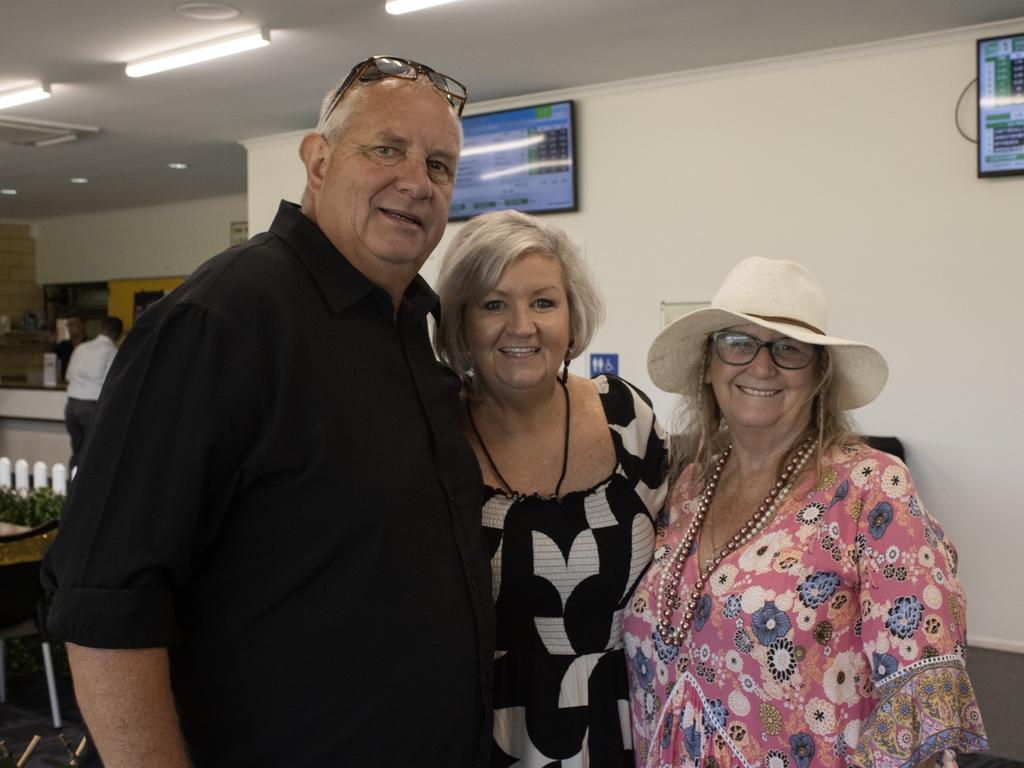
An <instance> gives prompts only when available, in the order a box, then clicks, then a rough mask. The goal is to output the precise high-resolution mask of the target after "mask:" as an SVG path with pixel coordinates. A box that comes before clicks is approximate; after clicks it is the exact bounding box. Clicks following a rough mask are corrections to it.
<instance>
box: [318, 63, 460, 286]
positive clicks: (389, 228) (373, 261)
mask: <svg viewBox="0 0 1024 768" xmlns="http://www.w3.org/2000/svg"><path fill="white" fill-rule="evenodd" d="M365 89H366V92H365V93H362V94H360V97H361V101H360V103H359V105H358V108H357V109H356V111H354V112H353V113H352V114H351V115H350V116H349V117H348V118H347V119H346V120H345V122H344V124H343V126H342V128H341V130H340V133H339V135H338V136H337V138H336V140H335V141H334V143H333V144H332V145H330V146H329V147H328V146H327V145H326V143H325V147H326V148H325V150H324V151H325V152H326V153H327V154H326V155H325V159H324V163H325V166H324V170H323V176H322V183H321V184H320V187H319V189H318V190H317V191H316V202H315V220H316V222H317V224H318V225H319V227H320V229H321V230H322V231H323V232H324V234H325V235H327V238H328V239H329V240H330V241H331V242H332V243H333V244H334V246H335V247H336V248H338V250H340V251H341V252H342V253H343V254H344V255H345V257H346V258H347V259H348V260H349V261H350V262H352V264H353V265H354V266H355V267H356V268H357V269H358V270H359V271H360V272H362V273H363V274H364V275H366V277H368V278H369V279H370V280H371V281H372V282H375V283H377V284H378V285H388V284H390V283H391V280H392V278H393V277H394V276H395V275H396V274H399V273H400V274H402V275H407V279H411V278H412V276H413V275H414V274H415V273H416V272H417V271H418V270H419V268H420V266H421V265H422V264H423V262H424V261H426V259H427V257H428V256H429V255H430V253H431V251H433V250H434V247H435V246H436V245H437V243H438V241H439V240H440V239H441V236H442V235H443V234H444V229H445V226H446V225H447V222H448V207H449V204H450V203H451V196H452V190H453V188H454V185H455V168H456V164H457V162H458V156H459V150H460V147H461V135H460V130H459V122H458V118H457V116H456V115H455V113H454V111H453V110H452V108H451V106H450V105H449V104H448V102H447V101H446V100H445V99H444V97H443V96H442V95H441V94H440V93H439V92H438V91H437V89H435V88H433V87H430V86H428V87H421V86H419V84H416V83H409V82H404V81H401V80H397V79H395V80H388V81H381V82H378V83H374V84H372V85H369V86H365Z"/></svg>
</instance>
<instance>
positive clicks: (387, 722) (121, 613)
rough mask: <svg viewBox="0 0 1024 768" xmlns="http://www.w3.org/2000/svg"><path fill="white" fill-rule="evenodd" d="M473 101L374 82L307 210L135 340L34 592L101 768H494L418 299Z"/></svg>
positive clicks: (193, 290)
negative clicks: (42, 597) (464, 113)
mask: <svg viewBox="0 0 1024 768" xmlns="http://www.w3.org/2000/svg"><path fill="white" fill-rule="evenodd" d="M464 100H465V91H464V89H461V90H460V86H459V84H458V83H456V82H455V81H452V80H450V79H449V78H446V77H445V76H443V75H440V74H438V73H436V72H434V71H433V70H430V69H429V68H426V67H423V66H422V65H417V64H415V62H406V61H403V60H400V59H395V58H391V57H386V58H379V57H375V58H374V59H370V60H367V61H366V62H363V63H362V64H360V65H358V66H357V67H356V69H354V70H353V74H352V75H350V77H349V78H348V79H347V80H346V82H345V83H344V84H343V85H342V86H341V87H340V88H338V89H337V90H336V91H334V92H332V93H331V94H330V95H329V97H328V98H327V99H325V102H324V108H323V110H322V112H321V119H320V124H319V125H318V127H317V131H316V132H314V133H311V134H309V135H308V136H306V137H305V139H304V140H303V141H302V145H301V151H300V155H301V158H302V161H303V163H304V165H305V167H306V171H307V189H306V192H305V194H304V195H303V200H302V207H301V209H300V208H298V207H296V206H294V205H292V204H290V203H285V202H282V204H281V207H280V210H279V211H278V214H277V217H276V218H275V220H274V223H273V225H272V226H271V228H270V231H269V232H267V233H264V234H261V235H257V236H256V237H254V238H253V239H251V240H250V241H249V242H248V243H247V244H245V245H243V246H239V247H235V248H232V249H230V250H228V251H225V252H224V253H222V254H220V255H218V256H215V257H214V258H212V259H211V260H210V261H208V262H206V263H205V264H204V265H203V266H202V267H200V268H199V269H198V270H197V271H196V272H195V273H194V274H193V275H192V276H190V277H189V279H188V280H187V281H186V282H185V283H184V284H183V285H182V286H181V287H180V288H179V289H177V290H176V291H174V292H173V293H172V294H170V295H169V296H167V297H165V298H164V299H162V300H161V301H160V302H158V303H157V304H155V305H153V306H152V307H151V308H150V309H148V310H147V311H146V313H145V314H144V315H142V316H141V317H140V319H139V322H138V324H137V325H136V326H135V328H134V329H133V330H132V332H131V333H130V334H129V336H128V338H127V339H126V341H125V343H124V345H123V347H122V349H121V351H120V353H119V354H118V356H117V358H116V360H115V362H114V365H113V367H112V368H111V370H110V373H109V376H108V379H107V383H106V388H105V390H104V398H103V402H102V403H101V405H100V409H99V412H98V414H97V417H96V421H95V422H94V425H93V431H92V433H91V435H90V441H89V445H88V446H87V448H86V449H85V450H84V452H83V456H82V459H81V462H80V464H79V471H78V476H77V478H76V479H75V482H74V484H73V488H72V492H71V496H70V498H69V501H68V510H67V513H66V516H65V520H64V523H63V525H62V527H61V531H60V535H59V536H58V537H57V540H56V541H55V543H54V545H53V547H52V549H51V551H50V553H49V556H48V558H47V561H46V564H45V568H44V583H45V584H46V585H47V586H48V587H49V588H51V589H53V590H54V591H55V594H54V603H53V607H52V611H51V614H50V622H49V624H50V628H51V630H52V631H53V632H54V633H55V634H57V635H58V636H62V637H64V638H66V639H67V640H68V641H69V642H68V649H69V657H70V660H71V664H72V670H73V673H74V677H75V688H76V692H77V695H78V699H79V704H80V707H81V709H82V712H83V714H84V716H85V718H86V721H87V724H88V725H89V728H90V729H91V731H92V734H93V736H94V739H95V741H96V743H97V745H98V747H99V750H100V753H101V755H102V757H103V759H104V762H105V764H106V766H107V768H119V767H120V766H133V767H134V766H153V767H155V766H160V767H161V768H165V767H171V766H173V767H174V768H177V767H178V766H187V765H189V764H190V762H189V761H190V760H191V761H192V764H194V765H196V766H242V765H260V766H287V767H288V768H296V767H300V766H315V765H338V766H406V765H409V766H411V765H416V766H438V768H441V767H444V768H450V767H456V766H470V765H475V764H478V763H479V762H480V761H482V760H485V759H486V753H487V749H488V745H489V740H490V723H489V715H488V714H487V703H488V699H489V688H490V668H491V664H492V660H493V632H494V629H493V618H492V614H491V611H492V608H491V602H490V576H489V571H488V563H487V559H486V555H485V548H484V546H483V541H482V532H481V527H480V504H481V481H480V475H479V470H478V468H477V464H476V461H475V459H474V457H473V454H472V451H471V450H470V448H469V447H468V445H467V444H466V443H465V441H464V440H463V438H462V436H461V433H460V431H459V428H458V424H457V419H456V413H457V410H456V408H457V402H456V397H457V391H458V384H457V381H456V380H455V378H454V376H453V375H452V374H450V373H449V372H447V371H446V370H445V369H443V368H442V367H441V366H440V365H439V364H438V363H437V362H436V360H435V358H434V356H433V353H432V351H431V349H430V346H429V341H428V337H427V325H426V316H427V314H428V313H429V312H430V311H431V310H432V309H434V307H435V306H436V302H437V299H436V296H435V295H434V293H433V292H432V291H431V290H430V288H429V287H428V286H427V285H426V283H425V282H424V281H423V279H422V278H421V277H420V276H419V275H418V270H419V268H420V266H421V265H422V263H423V262H424V260H425V259H426V258H427V256H428V255H429V253H430V252H431V250H433V248H434V247H435V246H436V244H437V242H438V240H439V239H440V237H441V235H442V233H443V231H444V228H445V225H446V222H447V213H448V206H449V203H450V200H451V193H452V187H453V184H454V180H455V167H456V162H457V160H458V155H459V151H460V147H461V129H460V125H459V120H458V116H459V114H460V113H461V107H462V104H463V102H464ZM172 691H173V695H172Z"/></svg>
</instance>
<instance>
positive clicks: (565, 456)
mask: <svg viewBox="0 0 1024 768" xmlns="http://www.w3.org/2000/svg"><path fill="white" fill-rule="evenodd" d="M556 381H557V382H558V383H559V384H561V385H562V392H563V393H564V394H565V440H564V441H563V443H562V474H561V475H559V476H558V484H557V485H555V495H554V496H553V497H552V498H554V499H557V498H558V497H559V492H560V491H561V490H562V481H564V480H565V472H566V470H567V469H568V468H569V387H568V386H566V383H565V379H563V378H561V377H559V378H557V379H556ZM466 413H467V414H468V416H469V425H470V426H471V427H472V428H473V434H474V435H476V440H477V442H478V443H480V447H481V448H482V449H483V451H484V456H486V457H487V463H488V464H490V465H491V469H493V470H494V476H495V477H496V478H498V482H500V483H501V485H502V488H504V489H505V490H506V491H507V492H508V493H509V494H510V495H511V496H526V494H524V493H520V492H519V491H516V490H513V489H512V486H511V485H509V484H508V481H507V480H506V479H505V478H504V477H502V475H501V472H499V471H498V465H497V464H495V463H494V459H493V458H491V452H490V451H488V450H487V444H486V443H485V442H484V439H483V437H481V436H480V430H479V429H477V428H476V421H474V420H473V409H472V408H470V405H469V403H468V402H467V403H466Z"/></svg>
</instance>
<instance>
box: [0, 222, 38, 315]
mask: <svg viewBox="0 0 1024 768" xmlns="http://www.w3.org/2000/svg"><path fill="white" fill-rule="evenodd" d="M29 310H32V311H33V312H35V313H36V317H38V318H39V321H40V322H42V320H43V289H42V288H40V287H39V286H38V285H36V241H35V240H33V239H32V237H31V236H30V235H29V227H28V225H27V224H0V315H8V316H10V318H11V327H12V328H20V327H21V317H22V315H24V314H25V312H27V311H29Z"/></svg>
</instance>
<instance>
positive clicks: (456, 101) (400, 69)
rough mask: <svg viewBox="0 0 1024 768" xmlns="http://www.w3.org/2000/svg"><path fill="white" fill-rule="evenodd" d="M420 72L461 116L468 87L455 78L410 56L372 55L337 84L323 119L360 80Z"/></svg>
mask: <svg viewBox="0 0 1024 768" xmlns="http://www.w3.org/2000/svg"><path fill="white" fill-rule="evenodd" d="M420 75H426V76H427V79H429V80H430V82H431V84H432V85H433V86H434V87H435V88H437V90H439V91H440V92H441V93H442V94H443V95H444V97H445V98H446V99H448V103H449V104H451V105H452V107H453V108H454V109H455V114H457V115H458V116H459V117H462V108H463V107H464V106H466V98H467V96H468V93H467V92H466V86H464V85H463V84H462V83H460V82H459V81H458V80H455V79H454V78H451V77H448V75H443V74H441V73H440V72H438V71H437V70H435V69H431V68H430V67H428V66H427V65H426V64H420V63H419V62H418V61H412V60H411V59H400V58H398V57H397V56H371V57H370V58H368V59H367V60H366V61H361V62H359V63H358V64H356V65H355V66H354V67H352V71H351V72H349V73H348V77H346V78H345V80H344V81H343V82H342V84H341V85H340V86H338V90H337V91H335V92H334V98H333V99H331V104H330V106H329V107H328V108H327V111H326V112H324V116H323V120H322V121H321V122H326V120H327V118H329V117H330V116H331V113H332V112H334V109H335V107H337V106H338V104H339V103H340V102H341V99H342V97H343V96H344V95H345V94H346V93H347V92H348V91H349V90H350V89H351V88H352V86H353V84H355V82H356V81H357V80H358V81H359V82H361V83H368V82H371V81H373V80H383V79H384V78H385V77H400V78H402V79H404V80H416V79H417V78H418V77H419V76H420Z"/></svg>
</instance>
